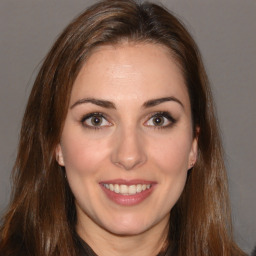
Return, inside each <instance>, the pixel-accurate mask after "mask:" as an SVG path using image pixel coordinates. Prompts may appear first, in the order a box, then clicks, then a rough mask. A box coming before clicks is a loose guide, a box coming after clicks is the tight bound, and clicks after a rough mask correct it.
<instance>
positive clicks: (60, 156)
mask: <svg viewBox="0 0 256 256" xmlns="http://www.w3.org/2000/svg"><path fill="white" fill-rule="evenodd" d="M55 157H56V161H57V162H58V164H59V165H61V166H65V163H64V158H63V153H62V148H61V145H60V143H59V144H58V145H57V147H56V150H55Z"/></svg>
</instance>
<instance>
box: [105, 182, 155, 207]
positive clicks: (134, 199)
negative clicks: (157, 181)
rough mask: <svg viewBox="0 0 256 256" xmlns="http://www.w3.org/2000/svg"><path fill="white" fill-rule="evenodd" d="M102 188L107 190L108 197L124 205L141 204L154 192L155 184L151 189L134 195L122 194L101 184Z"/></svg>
mask: <svg viewBox="0 0 256 256" xmlns="http://www.w3.org/2000/svg"><path fill="white" fill-rule="evenodd" d="M101 188H102V190H103V191H104V192H105V194H106V195H107V197H108V198H109V199H110V200H111V201H113V202H115V203H116V204H119V205H124V206H133V205H137V204H140V203H141V202H143V201H144V200H145V199H146V198H148V197H149V196H150V194H151V193H152V192H153V189H154V185H152V186H151V187H150V188H149V189H146V190H144V191H142V192H140V193H137V194H134V195H122V194H117V193H115V192H113V191H111V190H109V189H107V188H105V187H104V186H103V185H101Z"/></svg>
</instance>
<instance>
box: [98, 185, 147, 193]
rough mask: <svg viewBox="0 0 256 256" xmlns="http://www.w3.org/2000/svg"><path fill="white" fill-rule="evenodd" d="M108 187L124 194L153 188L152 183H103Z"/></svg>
mask: <svg viewBox="0 0 256 256" xmlns="http://www.w3.org/2000/svg"><path fill="white" fill-rule="evenodd" d="M103 185H104V187H105V188H106V189H109V190H111V191H113V192H115V193H117V194H122V195H135V194H136V193H140V192H142V191H145V190H146V189H149V188H151V185H150V184H137V185H130V186H127V185H124V184H121V185H119V184H103Z"/></svg>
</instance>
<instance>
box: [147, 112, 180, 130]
mask: <svg viewBox="0 0 256 256" xmlns="http://www.w3.org/2000/svg"><path fill="white" fill-rule="evenodd" d="M158 116H159V117H164V118H166V119H167V120H168V121H169V123H168V124H167V125H161V126H160V125H159V126H157V125H147V126H149V127H153V128H158V129H161V128H168V127H171V126H172V125H174V124H175V123H176V122H177V120H176V119H175V118H174V117H173V116H172V115H171V113H169V112H168V111H158V112H155V113H153V114H150V115H149V116H148V118H147V121H146V122H144V124H146V123H148V122H149V121H150V120H151V119H152V118H154V117H158Z"/></svg>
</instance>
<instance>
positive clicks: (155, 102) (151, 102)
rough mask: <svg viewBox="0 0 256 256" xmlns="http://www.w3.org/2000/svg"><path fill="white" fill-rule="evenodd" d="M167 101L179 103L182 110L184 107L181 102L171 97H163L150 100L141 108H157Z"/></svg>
mask: <svg viewBox="0 0 256 256" xmlns="http://www.w3.org/2000/svg"><path fill="white" fill-rule="evenodd" d="M167 101H174V102H176V103H179V104H180V105H181V107H182V108H184V105H183V104H182V102H181V101H180V100H179V99H177V98H175V97H173V96H171V97H164V98H159V99H152V100H148V101H146V102H145V103H144V104H143V107H144V108H150V107H154V106H157V105H159V104H161V103H164V102H167Z"/></svg>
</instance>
